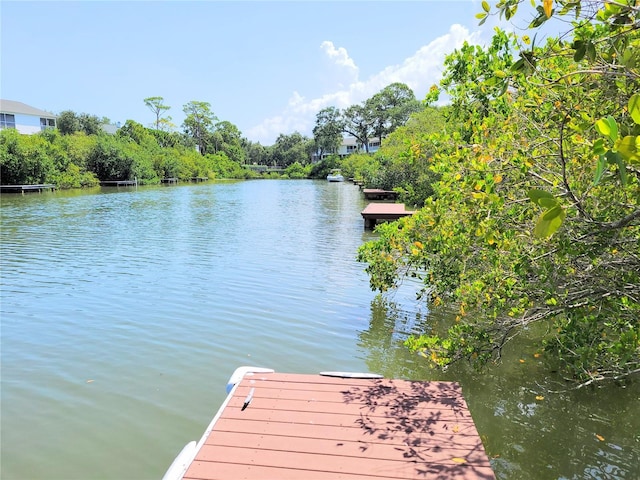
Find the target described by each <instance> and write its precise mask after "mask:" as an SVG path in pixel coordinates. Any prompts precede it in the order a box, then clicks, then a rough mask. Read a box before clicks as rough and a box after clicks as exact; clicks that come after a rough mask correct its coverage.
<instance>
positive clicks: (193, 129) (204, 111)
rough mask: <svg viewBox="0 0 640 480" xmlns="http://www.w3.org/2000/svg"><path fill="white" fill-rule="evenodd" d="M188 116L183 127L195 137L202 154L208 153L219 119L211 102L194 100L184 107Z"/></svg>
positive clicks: (188, 133)
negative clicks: (215, 125) (214, 127)
mask: <svg viewBox="0 0 640 480" xmlns="http://www.w3.org/2000/svg"><path fill="white" fill-rule="evenodd" d="M183 111H184V114H185V115H186V118H185V119H184V122H182V127H183V128H184V131H185V133H186V134H187V135H189V136H190V137H191V138H193V139H194V141H195V143H196V145H197V146H198V151H199V152H200V154H201V155H206V154H207V153H208V152H209V151H210V150H212V151H215V149H213V148H210V147H211V134H212V132H213V125H214V123H215V121H216V120H217V119H218V118H217V117H216V116H215V115H214V113H213V112H212V111H211V104H210V103H208V102H199V101H196V100H193V101H191V102H189V103H187V104H186V105H184V107H183Z"/></svg>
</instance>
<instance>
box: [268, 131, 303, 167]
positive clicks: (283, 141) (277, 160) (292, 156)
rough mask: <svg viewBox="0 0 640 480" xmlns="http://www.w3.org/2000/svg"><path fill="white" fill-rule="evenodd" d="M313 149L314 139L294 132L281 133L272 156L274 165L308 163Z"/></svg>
mask: <svg viewBox="0 0 640 480" xmlns="http://www.w3.org/2000/svg"><path fill="white" fill-rule="evenodd" d="M312 151H313V141H312V140H310V139H308V138H307V137H305V136H304V135H302V134H300V133H299V132H293V133H292V134H291V135H285V134H284V133H281V134H280V135H278V138H277V139H276V143H275V144H274V145H273V150H272V154H271V158H272V160H273V164H274V165H278V166H280V167H288V166H289V165H292V164H294V163H296V162H298V163H300V164H302V165H306V164H307V163H309V159H310V158H311V153H312Z"/></svg>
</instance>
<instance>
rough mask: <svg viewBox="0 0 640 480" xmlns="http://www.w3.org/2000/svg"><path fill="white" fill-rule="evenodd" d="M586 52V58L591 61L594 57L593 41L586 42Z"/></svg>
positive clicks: (594, 47)
mask: <svg viewBox="0 0 640 480" xmlns="http://www.w3.org/2000/svg"><path fill="white" fill-rule="evenodd" d="M586 54H587V58H588V59H589V61H591V62H593V61H595V59H596V46H595V45H594V44H593V42H589V43H587V49H586Z"/></svg>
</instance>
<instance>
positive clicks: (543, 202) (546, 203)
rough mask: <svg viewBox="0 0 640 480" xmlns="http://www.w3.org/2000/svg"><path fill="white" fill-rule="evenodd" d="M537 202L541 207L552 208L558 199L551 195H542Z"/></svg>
mask: <svg viewBox="0 0 640 480" xmlns="http://www.w3.org/2000/svg"><path fill="white" fill-rule="evenodd" d="M537 203H538V205H540V206H541V207H542V208H553V207H556V206H557V205H558V201H557V200H556V199H555V198H553V197H552V198H547V197H542V198H540V199H539V200H538V202H537Z"/></svg>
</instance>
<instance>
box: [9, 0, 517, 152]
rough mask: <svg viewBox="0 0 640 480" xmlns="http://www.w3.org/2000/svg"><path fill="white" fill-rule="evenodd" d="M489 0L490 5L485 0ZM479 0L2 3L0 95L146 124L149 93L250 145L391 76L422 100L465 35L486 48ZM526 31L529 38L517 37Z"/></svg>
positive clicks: (363, 94)
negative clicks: (208, 114)
mask: <svg viewBox="0 0 640 480" xmlns="http://www.w3.org/2000/svg"><path fill="white" fill-rule="evenodd" d="M492 3H494V2H492ZM481 10H482V7H481V4H480V1H478V0H466V1H464V0H459V1H455V0H449V1H429V0H414V1H365V0H360V1H352V2H347V1H336V0H334V1H323V2H314V1H304V0H298V1H283V2H273V1H266V0H263V1H243V0H236V1H231V0H228V1H205V0H201V1H192V2H188V1H179V2H178V1H173V2H171V1H138V2H133V1H108V2H107V1H88V0H85V1H62V2H59V1H43V2H34V1H9V0H2V2H0V21H1V33H0V49H1V50H0V53H1V55H0V97H1V98H3V99H6V100H14V101H19V102H23V103H26V104H27V105H30V106H32V107H36V108H39V109H42V110H46V111H49V112H52V113H55V114H59V113H60V112H62V111H64V110H72V111H74V112H76V113H88V114H91V115H96V116H98V117H100V118H102V117H107V118H108V119H110V120H111V121H112V122H113V123H117V122H119V123H121V124H124V122H126V121H127V120H129V119H130V120H134V121H136V122H138V123H141V124H143V125H145V126H152V124H153V123H154V121H155V116H154V114H153V113H152V111H151V110H150V109H149V108H148V107H147V106H146V105H145V103H144V99H145V98H147V97H156V96H159V97H162V98H163V99H164V104H165V105H167V106H169V107H171V108H170V110H168V111H167V113H166V115H168V116H170V117H172V118H171V121H172V123H174V124H175V126H176V130H181V124H182V122H183V120H184V117H185V115H184V112H183V106H184V105H185V104H187V103H188V102H190V101H199V102H208V103H209V104H210V106H211V110H212V111H213V113H214V114H215V115H216V117H217V118H218V119H219V120H220V121H229V122H231V123H233V124H234V125H236V126H237V127H238V128H239V129H240V131H241V132H242V135H243V136H244V137H246V138H247V139H249V140H251V141H252V142H260V143H261V144H262V145H272V144H273V143H274V142H275V140H276V138H277V137H278V135H279V134H281V133H284V134H291V133H293V132H295V131H297V132H300V133H302V134H303V135H306V136H308V137H312V133H311V132H312V129H313V126H314V124H315V117H316V114H317V113H318V112H319V111H320V110H321V109H322V108H325V107H329V106H334V107H337V108H340V109H342V108H346V107H348V106H350V105H353V104H357V103H360V102H362V101H364V100H366V99H367V98H369V97H371V96H372V95H373V94H375V93H377V92H378V91H380V90H381V89H383V88H384V87H385V86H387V85H389V84H390V83H393V82H402V83H405V84H407V85H408V86H409V87H410V88H411V89H412V90H413V91H414V93H415V94H416V97H417V98H418V99H423V98H424V96H425V94H426V93H427V91H428V90H429V87H430V86H431V85H433V84H435V83H437V82H438V81H439V79H440V76H441V74H442V65H443V62H444V58H445V56H446V55H447V54H448V53H451V52H452V51H454V50H455V49H456V48H459V47H460V46H462V44H463V42H464V41H467V42H469V43H480V44H485V43H488V42H489V40H490V38H491V35H492V33H493V28H494V26H495V25H496V23H497V21H498V20H497V19H493V18H492V19H491V20H490V21H487V22H486V24H485V25H483V26H478V20H477V19H476V18H475V14H476V13H478V12H480V11H481ZM523 33H524V32H523Z"/></svg>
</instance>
